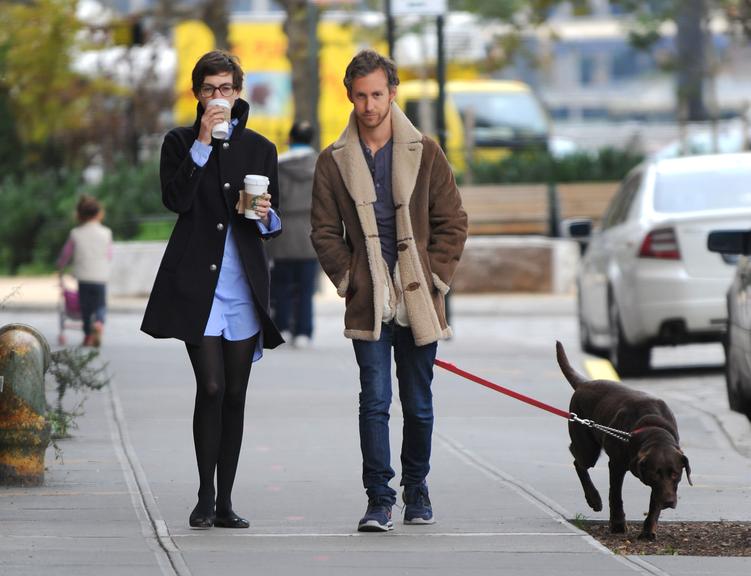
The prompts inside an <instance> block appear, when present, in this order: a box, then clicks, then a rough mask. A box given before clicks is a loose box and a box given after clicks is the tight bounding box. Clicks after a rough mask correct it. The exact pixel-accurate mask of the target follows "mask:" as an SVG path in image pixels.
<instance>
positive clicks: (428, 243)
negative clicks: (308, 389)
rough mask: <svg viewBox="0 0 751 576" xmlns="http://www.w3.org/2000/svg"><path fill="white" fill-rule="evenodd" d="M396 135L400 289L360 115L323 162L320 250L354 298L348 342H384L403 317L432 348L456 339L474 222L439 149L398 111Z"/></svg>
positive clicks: (317, 226)
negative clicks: (457, 287) (460, 271)
mask: <svg viewBox="0 0 751 576" xmlns="http://www.w3.org/2000/svg"><path fill="white" fill-rule="evenodd" d="M391 126H392V140H393V153H392V193H393V200H394V207H395V210H396V236H397V238H396V245H397V254H398V258H397V266H396V270H395V273H394V279H393V281H392V278H391V277H390V275H389V273H388V268H387V265H386V263H385V261H384V259H383V257H382V255H381V241H380V238H379V235H378V226H377V224H376V216H375V209H374V204H375V201H376V192H375V186H374V184H373V178H372V176H371V173H370V170H369V169H368V165H367V162H366V161H365V157H364V155H363V151H362V147H361V145H360V139H359V133H358V128H357V120H356V118H355V116H354V113H352V114H351V115H350V120H349V124H348V126H347V128H346V129H345V130H344V132H343V133H342V135H341V136H340V137H339V139H338V140H337V141H336V142H334V144H332V145H331V146H329V147H328V148H326V149H325V150H324V151H323V152H322V153H321V155H320V157H319V159H318V163H317V166H316V176H315V181H314V184H313V207H312V211H311V224H312V233H311V240H312V241H313V246H314V247H315V249H316V252H317V253H318V258H319V260H320V262H321V266H322V267H323V270H324V271H325V272H326V274H327V275H328V277H329V278H330V279H331V281H332V282H333V283H334V285H335V286H336V287H337V293H338V294H339V295H340V296H343V297H345V298H346V312H345V314H344V335H345V336H346V337H347V338H352V339H356V340H370V341H374V340H378V339H379V338H380V335H381V324H382V322H383V321H387V320H389V319H391V318H392V317H393V316H394V313H395V314H396V320H397V322H398V323H399V324H405V325H406V324H408V325H409V326H410V327H411V329H412V333H413V335H414V338H415V343H416V344H417V345H418V346H423V345H425V344H430V343H431V342H435V341H437V340H440V339H444V338H447V337H450V336H451V328H450V327H449V326H448V324H447V322H446V313H445V302H444V295H445V294H446V293H447V292H448V290H449V284H450V283H451V279H452V277H453V275H454V271H455V270H456V266H457V264H458V263H459V258H460V257H461V254H462V251H463V249H464V242H465V240H466V238H467V214H466V213H465V212H464V209H463V208H462V202H461V196H460V195H459V191H458V189H457V187H456V182H455V181H454V176H453V174H452V172H451V168H450V166H449V164H448V161H447V160H446V157H445V156H444V154H443V151H442V150H441V149H440V147H439V146H438V144H437V143H436V142H435V141H433V140H432V139H430V138H428V137H425V136H423V135H422V134H421V133H420V132H419V131H418V130H417V129H416V128H415V127H414V126H413V125H412V123H411V122H410V121H409V120H408V119H407V117H406V116H405V115H404V113H403V112H402V111H401V110H400V109H399V107H398V106H397V105H396V104H395V103H392V105H391ZM387 287H388V288H387ZM387 294H388V296H386V295H387ZM386 298H388V302H385V300H386ZM384 305H386V306H384ZM384 309H385V311H384ZM389 310H390V311H391V312H389Z"/></svg>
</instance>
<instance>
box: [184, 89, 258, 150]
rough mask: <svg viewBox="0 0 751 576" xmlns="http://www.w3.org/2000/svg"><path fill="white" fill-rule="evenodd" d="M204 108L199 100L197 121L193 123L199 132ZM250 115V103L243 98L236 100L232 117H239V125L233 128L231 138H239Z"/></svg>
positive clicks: (194, 128)
mask: <svg viewBox="0 0 751 576" xmlns="http://www.w3.org/2000/svg"><path fill="white" fill-rule="evenodd" d="M203 113H204V108H203V106H202V105H201V103H200V102H199V103H198V104H197V105H196V121H195V122H194V123H193V130H194V131H195V133H196V134H198V132H199V130H200V129H201V118H202V117H203ZM249 116H250V104H248V103H247V102H246V101H245V100H243V99H242V98H238V99H237V100H235V104H234V106H232V118H233V119H234V118H237V125H236V126H235V127H234V128H233V129H232V136H230V140H234V139H235V138H239V137H240V134H242V132H243V130H244V129H245V125H246V124H247V123H248V117H249Z"/></svg>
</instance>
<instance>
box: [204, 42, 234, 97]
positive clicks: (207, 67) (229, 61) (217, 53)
mask: <svg viewBox="0 0 751 576" xmlns="http://www.w3.org/2000/svg"><path fill="white" fill-rule="evenodd" d="M225 72H232V85H233V86H234V87H235V90H240V89H241V88H242V87H243V71H242V68H241V67H240V59H239V58H238V57H237V56H235V55H234V54H230V53H229V52H226V51H225V50H212V51H211V52H207V53H206V54H204V55H203V56H201V57H200V58H199V59H198V62H196V65H195V66H194V67H193V74H192V81H193V94H195V95H198V92H199V91H200V89H201V84H203V81H204V79H205V78H206V76H214V75H215V74H224V73H225Z"/></svg>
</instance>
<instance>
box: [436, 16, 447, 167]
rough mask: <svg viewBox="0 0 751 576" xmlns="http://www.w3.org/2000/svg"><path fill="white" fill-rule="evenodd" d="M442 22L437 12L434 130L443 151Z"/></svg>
mask: <svg viewBox="0 0 751 576" xmlns="http://www.w3.org/2000/svg"><path fill="white" fill-rule="evenodd" d="M443 24H444V16H443V14H439V15H438V16H437V17H436V34H437V35H438V43H437V44H438V47H437V49H438V55H437V62H436V67H437V69H436V80H437V81H438V101H437V102H436V108H437V114H436V116H437V118H436V132H437V134H438V143H439V144H440V145H441V148H442V149H443V151H444V152H446V59H445V57H444V46H443V45H444V41H443Z"/></svg>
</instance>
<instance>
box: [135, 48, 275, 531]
mask: <svg viewBox="0 0 751 576" xmlns="http://www.w3.org/2000/svg"><path fill="white" fill-rule="evenodd" d="M242 81H243V72H242V69H241V68H240V63H239V61H238V60H237V58H236V57H235V56H233V55H231V54H228V53H226V52H223V51H219V50H215V51H212V52H209V53H208V54H205V55H204V56H202V57H201V58H200V59H199V60H198V62H197V63H196V66H195V68H194V69H193V74H192V83H193V94H194V95H195V97H196V99H197V100H198V112H197V117H196V121H195V123H194V124H193V126H192V127H182V128H174V129H173V130H171V131H170V132H169V133H168V134H167V136H166V137H165V139H164V144H163V145H162V156H161V165H160V178H161V185H162V201H163V202H164V205H165V206H166V207H167V208H168V209H170V210H172V211H173V212H177V214H178V215H179V216H178V219H177V223H176V224H175V228H174V230H173V231H172V235H171V237H170V240H169V243H168V244H167V249H166V251H165V253H164V257H163V258H162V262H161V265H160V266H159V271H158V273H157V277H156V281H155V283H154V288H153V290H152V292H151V297H150V298H149V303H148V305H147V307H146V313H145V316H144V319H143V324H142V325H141V330H143V331H144V332H146V333H147V334H150V335H151V336H154V337H156V338H177V339H179V340H183V341H184V342H185V345H186V348H187V350H188V356H189V357H190V362H191V364H192V366H193V371H194V373H195V377H196V400H195V411H194V414H193V438H194V442H195V449H196V460H197V463H198V474H199V489H198V503H197V504H196V506H195V508H194V509H193V511H192V512H191V514H190V519H189V523H190V526H191V527H194V528H210V527H211V526H217V527H222V528H247V527H248V526H249V523H248V521H247V520H245V519H244V518H241V517H240V516H238V515H237V514H236V513H235V512H234V511H233V509H232V498H231V495H232V485H233V483H234V480H235V472H236V470H237V461H238V458H239V455H240V446H241V443H242V433H243V418H244V410H245V392H246V390H247V386H248V379H249V377H250V368H251V362H252V361H255V360H258V359H260V357H261V356H262V350H263V348H275V347H276V346H278V345H279V344H281V343H282V342H283V340H282V338H281V336H280V334H279V331H278V330H277V329H276V327H275V326H274V323H273V322H272V321H271V319H270V317H269V270H268V263H267V260H266V254H265V251H264V247H263V239H264V238H271V237H273V236H275V235H277V234H279V233H280V232H281V222H280V221H279V218H278V216H277V215H276V214H275V212H274V207H276V206H277V205H278V200H279V194H278V183H277V155H276V148H275V147H274V145H273V144H272V143H271V142H269V141H268V140H267V139H266V138H264V137H263V136H261V135H260V134H257V133H256V132H253V131H252V130H249V129H247V128H246V127H245V124H246V122H247V120H248V114H249V111H250V106H249V105H248V103H247V102H245V101H244V100H243V99H241V98H240V97H239V94H240V90H241V89H242ZM215 98H221V99H224V100H226V101H227V102H228V103H229V106H230V108H231V120H230V134H229V136H228V138H227V140H217V139H214V138H212V135H211V132H212V128H213V127H214V126H215V125H216V124H219V123H221V122H223V121H224V120H225V108H223V107H221V106H216V105H213V104H212V105H209V101H211V100H212V99H215ZM246 174H260V175H265V176H267V177H268V178H269V181H270V185H269V194H267V195H264V196H262V197H260V199H259V200H257V201H255V200H254V201H255V204H254V208H255V211H256V214H257V215H258V216H259V217H260V219H259V220H251V219H246V218H245V217H244V216H243V215H242V214H240V213H238V210H237V209H236V205H237V203H238V199H239V195H240V191H241V190H242V188H243V179H244V176H245V175H246ZM215 472H216V481H217V485H216V491H215V489H214V473H215Z"/></svg>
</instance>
